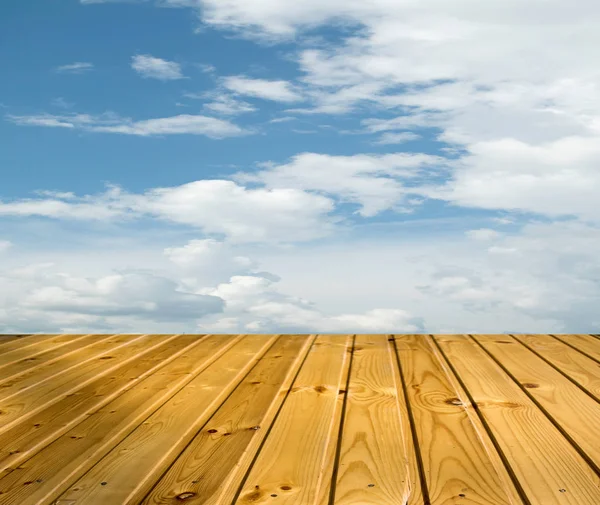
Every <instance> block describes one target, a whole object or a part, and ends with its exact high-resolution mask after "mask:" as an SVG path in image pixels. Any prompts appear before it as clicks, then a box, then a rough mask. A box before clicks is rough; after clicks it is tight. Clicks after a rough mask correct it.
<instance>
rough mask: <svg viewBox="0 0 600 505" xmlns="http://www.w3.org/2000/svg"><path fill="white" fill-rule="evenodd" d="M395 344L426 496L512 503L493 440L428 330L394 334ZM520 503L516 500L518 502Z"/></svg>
mask: <svg viewBox="0 0 600 505" xmlns="http://www.w3.org/2000/svg"><path fill="white" fill-rule="evenodd" d="M395 341H396V348H397V352H398V356H399V359H400V363H401V365H402V373H403V376H404V381H405V383H406V390H407V396H408V402H409V403H410V408H411V411H412V416H413V419H414V429H415V430H416V439H417V444H418V450H419V452H420V458H421V465H422V472H423V475H424V480H425V482H426V486H427V496H426V503H427V500H429V502H430V503H431V504H432V505H441V504H444V505H445V504H450V503H455V502H456V503H458V502H457V500H461V501H460V503H468V504H480V503H485V504H486V505H508V504H511V503H515V500H518V494H517V492H516V490H514V489H513V488H512V483H511V481H510V478H509V476H508V475H504V473H505V470H504V469H503V467H502V466H501V463H500V462H497V461H493V460H492V459H491V458H492V456H491V455H492V454H493V453H492V451H491V449H492V443H491V441H490V440H489V438H488V437H487V436H486V433H485V430H484V429H483V426H481V425H479V424H477V419H474V417H476V416H473V415H472V412H469V408H468V407H469V405H468V400H467V396H466V394H465V392H464V391H463V390H462V388H461V387H460V385H459V384H458V382H457V381H456V379H455V378H454V377H453V375H452V372H451V371H450V370H449V369H448V367H447V365H446V363H445V361H444V360H443V358H442V356H441V355H440V354H439V353H438V352H437V350H436V348H435V344H434V343H433V341H432V339H431V337H430V336H427V335H396V337H395ZM517 503H518V502H517Z"/></svg>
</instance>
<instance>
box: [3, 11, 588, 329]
mask: <svg viewBox="0 0 600 505" xmlns="http://www.w3.org/2000/svg"><path fill="white" fill-rule="evenodd" d="M599 45H600V3H598V2H597V1H596V0H576V1H572V0H571V1H567V0H529V1H527V2H523V1H522V0H489V1H486V2H481V1H480V0H453V1H452V2H449V1H447V0H370V1H369V2H365V1H364V0H303V1H302V2H298V1H297V0H253V1H248V0H137V1H136V0H130V1H119V0H56V1H53V2H48V1H47V0H46V1H44V0H25V1H17V0H8V1H5V2H1V3H0V61H1V62H2V67H1V68H2V70H1V73H0V173H1V177H0V333H30V332H43V333H183V332H185V333H317V332H318V333H597V332H600V311H599V310H598V307H600V203H598V194H600V67H599V66H598V62H597V47H599Z"/></svg>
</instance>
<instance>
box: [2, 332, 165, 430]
mask: <svg viewBox="0 0 600 505" xmlns="http://www.w3.org/2000/svg"><path fill="white" fill-rule="evenodd" d="M164 340H165V336H164V335H143V336H136V337H133V338H131V337H128V336H126V335H122V336H116V337H114V338H111V339H109V340H106V341H102V342H100V343H99V344H97V345H96V344H95V348H94V351H98V352H96V353H92V355H91V356H88V359H86V360H85V361H83V362H78V361H74V362H73V365H72V366H71V367H69V368H66V369H65V368H60V367H58V368H55V367H53V366H52V365H54V364H50V367H51V369H50V370H49V371H48V370H45V369H44V368H45V367H41V369H39V370H36V372H37V373H39V375H37V374H36V375H37V377H38V378H39V381H38V382H36V381H35V380H34V378H32V377H27V378H25V377H23V376H22V377H19V380H18V381H16V383H14V384H13V383H10V382H8V383H5V384H3V386H4V387H3V388H2V389H0V413H1V414H0V433H2V432H3V431H6V430H8V429H9V428H11V427H12V426H14V425H15V423H17V422H23V421H24V420H25V419H27V418H29V417H31V416H32V415H33V414H35V413H36V412H39V411H40V410H42V409H43V408H45V407H47V406H48V405H51V404H52V403H55V402H57V401H59V400H60V399H62V398H64V397H65V396H67V395H68V394H73V393H75V392H76V391H77V390H78V389H80V388H82V387H83V386H85V385H87V384H88V383H89V382H91V381H92V380H94V379H95V378H97V377H100V376H103V375H106V374H108V373H110V372H111V371H112V370H114V369H115V368H116V367H118V366H119V365H120V364H122V363H123V362H125V361H128V360H131V359H135V357H136V356H137V355H139V354H140V353H144V352H147V351H149V350H150V349H152V348H153V347H155V346H158V345H161V343H162V342H164ZM84 351H88V353H89V349H86V350H84ZM24 381H26V382H25V383H24Z"/></svg>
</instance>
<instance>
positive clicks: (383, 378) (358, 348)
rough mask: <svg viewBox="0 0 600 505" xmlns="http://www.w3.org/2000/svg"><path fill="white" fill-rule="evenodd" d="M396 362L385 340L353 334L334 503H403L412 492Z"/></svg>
mask: <svg viewBox="0 0 600 505" xmlns="http://www.w3.org/2000/svg"><path fill="white" fill-rule="evenodd" d="M395 368H396V359H395V355H394V354H393V349H392V348H390V345H389V342H388V337H387V335H357V336H356V339H355V343H354V352H353V357H352V365H351V372H350V381H349V387H348V398H347V404H346V412H345V416H344V424H343V427H342V437H341V448H340V456H339V461H338V469H337V479H336V485H335V495H334V501H333V503H334V504H335V505H354V504H363V503H377V504H378V505H397V504H399V503H402V504H405V503H406V502H407V501H408V500H409V497H410V495H411V494H412V492H413V491H414V488H415V483H414V482H411V477H414V476H411V473H410V465H409V459H408V454H407V451H406V447H407V445H408V444H412V437H411V432H410V426H409V425H408V424H406V425H402V423H401V417H402V416H401V412H400V406H399V402H400V398H399V396H400V395H402V388H401V385H400V384H399V383H397V382H396V374H395V373H394V372H395Z"/></svg>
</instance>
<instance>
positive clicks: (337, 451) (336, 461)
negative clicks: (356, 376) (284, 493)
mask: <svg viewBox="0 0 600 505" xmlns="http://www.w3.org/2000/svg"><path fill="white" fill-rule="evenodd" d="M355 344H356V335H352V347H351V348H350V349H351V350H350V362H349V364H348V376H347V377H346V385H345V387H344V389H345V392H344V401H343V403H342V415H341V418H340V427H339V430H338V439H337V442H336V448H335V457H334V460H333V461H334V463H333V472H332V475H331V485H330V487H329V501H328V504H329V505H334V502H335V490H336V486H337V476H338V466H339V462H340V454H341V451H342V436H343V434H344V420H345V418H346V406H347V404H348V391H349V389H350V377H351V374H352V361H353V360H354V347H355Z"/></svg>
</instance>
